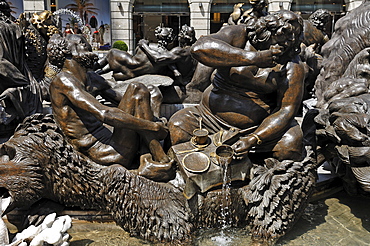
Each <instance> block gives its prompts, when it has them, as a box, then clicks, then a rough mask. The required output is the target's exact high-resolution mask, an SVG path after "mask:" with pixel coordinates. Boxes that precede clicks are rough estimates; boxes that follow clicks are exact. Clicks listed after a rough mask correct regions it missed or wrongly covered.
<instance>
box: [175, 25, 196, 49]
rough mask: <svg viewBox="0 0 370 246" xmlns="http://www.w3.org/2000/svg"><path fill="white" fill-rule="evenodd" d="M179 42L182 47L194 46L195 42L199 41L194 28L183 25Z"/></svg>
mask: <svg viewBox="0 0 370 246" xmlns="http://www.w3.org/2000/svg"><path fill="white" fill-rule="evenodd" d="M178 40H179V43H180V45H181V46H190V45H192V44H194V43H195V41H197V39H196V37H195V30H194V27H190V26H188V25H186V24H185V25H183V26H182V27H181V30H180V33H179V38H178Z"/></svg>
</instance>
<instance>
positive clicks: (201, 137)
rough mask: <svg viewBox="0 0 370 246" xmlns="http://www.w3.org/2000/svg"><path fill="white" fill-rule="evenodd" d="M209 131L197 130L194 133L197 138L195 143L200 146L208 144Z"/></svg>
mask: <svg viewBox="0 0 370 246" xmlns="http://www.w3.org/2000/svg"><path fill="white" fill-rule="evenodd" d="M208 133H209V132H208V130H207V129H195V130H194V131H193V136H194V137H195V142H196V143H197V144H199V145H203V144H206V143H207V140H208Z"/></svg>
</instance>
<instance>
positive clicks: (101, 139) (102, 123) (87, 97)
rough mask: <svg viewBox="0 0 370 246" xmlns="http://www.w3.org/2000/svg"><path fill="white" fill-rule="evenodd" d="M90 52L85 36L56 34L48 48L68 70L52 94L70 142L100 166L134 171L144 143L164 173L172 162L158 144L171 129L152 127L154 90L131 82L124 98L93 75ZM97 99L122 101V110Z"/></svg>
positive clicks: (159, 125) (53, 59)
mask: <svg viewBox="0 0 370 246" xmlns="http://www.w3.org/2000/svg"><path fill="white" fill-rule="evenodd" d="M91 51H92V49H91V46H90V45H89V44H88V42H87V41H86V39H85V38H84V37H83V36H82V35H74V34H71V35H68V36H67V37H66V38H62V37H61V36H60V35H54V36H53V37H52V39H51V40H50V43H49V45H48V57H49V60H50V62H51V63H52V64H53V65H56V66H58V67H63V70H62V72H60V73H59V74H58V75H57V76H56V77H55V78H54V79H53V81H52V83H51V85H50V95H51V103H52V108H53V114H54V118H55V121H56V122H57V124H58V125H59V126H60V128H61V129H62V131H63V133H64V135H65V137H66V139H67V141H68V142H69V143H70V144H71V145H72V146H73V147H74V148H75V149H77V150H78V151H79V152H81V153H82V154H84V155H86V156H87V157H89V158H90V159H92V160H93V161H95V162H96V163H99V164H102V165H111V164H121V165H122V166H124V167H126V168H132V164H133V159H134V157H135V156H136V154H137V152H138V148H139V140H140V139H142V140H143V141H144V143H146V144H147V146H148V148H149V150H150V152H151V154H152V156H153V160H154V161H156V162H157V167H159V169H160V167H161V163H167V164H168V163H169V162H170V159H169V158H168V156H167V155H166V154H165V153H164V151H163V149H162V146H161V145H160V143H159V142H158V140H160V139H163V138H164V137H166V135H167V130H166V128H165V126H164V125H163V123H162V122H153V119H154V116H153V111H152V109H151V104H150V92H149V90H148V89H147V88H146V87H145V86H144V85H143V84H141V83H132V84H130V86H129V87H128V89H127V91H126V93H125V94H124V95H123V97H122V96H120V95H119V94H118V93H117V92H115V91H114V90H112V88H111V87H110V86H109V84H108V83H107V82H106V81H105V80H104V79H103V78H102V77H100V76H98V75H96V74H95V73H93V72H90V73H89V71H90V70H91V69H92V67H93V65H94V62H96V61H97V55H96V54H94V53H93V52H91ZM97 95H101V96H102V97H103V98H104V99H107V100H110V101H115V102H119V104H118V107H117V108H115V107H108V106H105V105H103V104H101V103H100V102H99V101H98V100H97V99H96V98H95V96H97ZM106 125H108V126H111V127H113V128H114V129H113V132H112V131H110V130H109V129H108V128H107V126H106ZM164 166H166V165H165V164H163V167H164ZM167 167H168V165H167Z"/></svg>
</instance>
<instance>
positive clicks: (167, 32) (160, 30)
mask: <svg viewBox="0 0 370 246" xmlns="http://www.w3.org/2000/svg"><path fill="white" fill-rule="evenodd" d="M154 35H155V37H156V38H157V40H158V45H160V46H162V47H163V48H167V46H168V44H170V43H172V42H173V40H174V34H173V29H172V28H171V27H162V26H157V27H156V28H155V30H154Z"/></svg>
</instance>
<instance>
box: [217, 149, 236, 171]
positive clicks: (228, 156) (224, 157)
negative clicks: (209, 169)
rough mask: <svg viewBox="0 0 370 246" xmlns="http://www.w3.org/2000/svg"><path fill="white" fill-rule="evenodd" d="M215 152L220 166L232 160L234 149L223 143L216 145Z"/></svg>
mask: <svg viewBox="0 0 370 246" xmlns="http://www.w3.org/2000/svg"><path fill="white" fill-rule="evenodd" d="M215 154H216V159H217V163H218V164H219V165H220V166H225V165H228V164H230V163H231V161H232V160H233V155H234V150H233V148H231V146H230V145H226V144H223V145H221V146H218V147H217V149H216V151H215Z"/></svg>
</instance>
